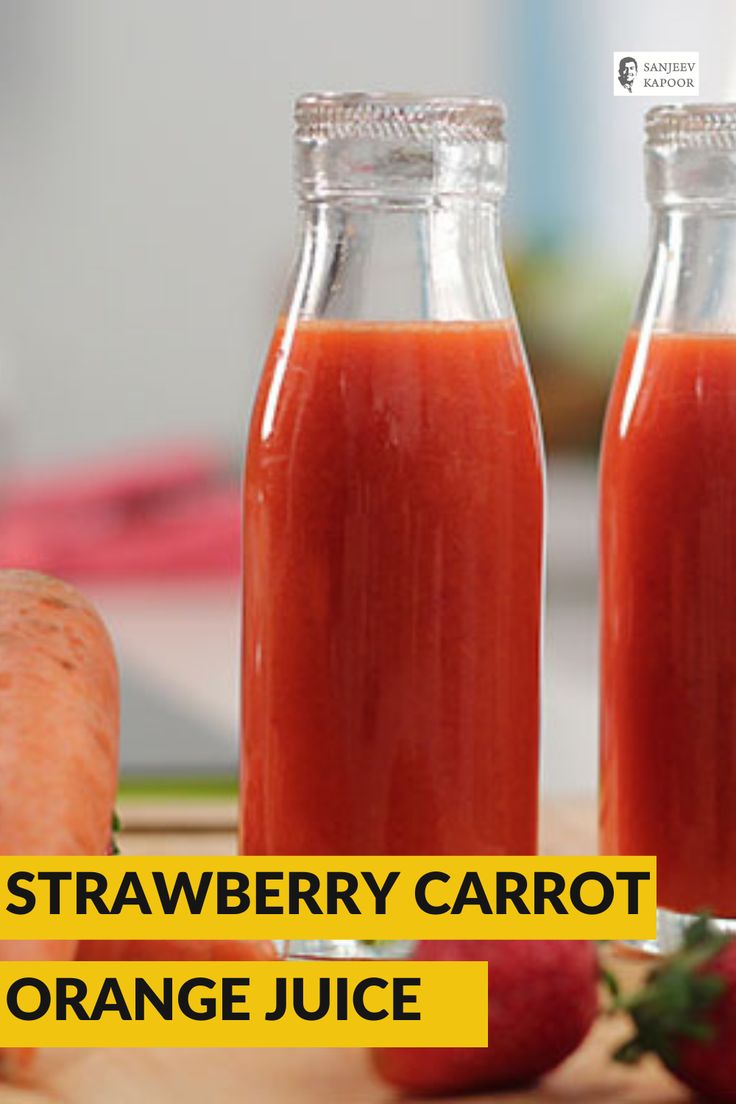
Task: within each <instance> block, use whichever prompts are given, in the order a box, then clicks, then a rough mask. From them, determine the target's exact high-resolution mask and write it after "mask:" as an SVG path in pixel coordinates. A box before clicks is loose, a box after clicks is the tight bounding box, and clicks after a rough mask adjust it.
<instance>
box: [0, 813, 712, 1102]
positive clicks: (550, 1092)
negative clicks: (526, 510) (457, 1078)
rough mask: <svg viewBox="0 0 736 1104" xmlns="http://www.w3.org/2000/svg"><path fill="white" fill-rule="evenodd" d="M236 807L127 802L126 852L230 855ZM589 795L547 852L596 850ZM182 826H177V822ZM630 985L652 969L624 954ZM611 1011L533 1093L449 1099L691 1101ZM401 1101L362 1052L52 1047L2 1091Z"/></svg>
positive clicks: (129, 1097) (93, 1098)
mask: <svg viewBox="0 0 736 1104" xmlns="http://www.w3.org/2000/svg"><path fill="white" fill-rule="evenodd" d="M234 816H235V809H234V806H232V805H230V806H228V805H220V806H218V807H217V810H216V813H213V816H212V817H210V818H208V817H207V816H205V815H204V814H202V813H201V811H200V814H198V815H197V816H195V817H192V818H191V820H189V821H187V818H186V814H184V815H182V810H181V809H180V808H178V807H174V806H170V807H169V810H168V813H167V811H166V809H165V808H163V807H161V808H157V809H156V810H151V809H148V810H147V809H146V808H145V807H143V806H138V807H137V808H135V809H133V807H132V806H131V808H130V809H124V810H123V822H124V824H125V823H127V824H128V830H127V831H126V832H125V834H124V838H123V850H124V852H126V853H127V854H146V853H147V854H195V853H199V854H223V853H227V852H230V853H232V851H233V850H234V833H233V830H232V825H233V822H234ZM593 817H594V813H593V809H592V807H591V805H590V803H581V802H576V803H572V802H566V803H563V804H559V805H554V806H550V807H549V808H548V809H547V810H545V818H544V825H543V842H544V850H546V851H547V852H548V853H550V854H563V853H575V852H577V853H579V854H585V853H591V852H593V851H594V850H595V847H594V839H595V829H594V819H593ZM167 825H171V827H167ZM615 966H616V968H617V970H618V971H619V972H620V973H621V974H622V976H623V977H624V979H625V981H626V982H629V983H632V984H633V983H635V982H636V981H637V980H638V978H639V976H640V975H641V973H642V972H643V970H644V969H645V968H646V967H645V965H643V964H641V963H638V962H632V961H630V960H622V959H619V958H617V959H616V960H615ZM626 1030H627V1028H626V1025H625V1024H624V1023H622V1022H620V1021H619V1020H618V1019H608V1018H602V1019H601V1020H600V1021H599V1022H598V1024H597V1025H596V1027H595V1028H594V1030H593V1031H592V1032H591V1034H590V1036H589V1038H588V1039H587V1040H586V1042H585V1043H584V1045H583V1046H582V1047H581V1048H580V1049H579V1050H578V1051H577V1052H576V1053H575V1054H574V1055H573V1056H572V1057H571V1058H570V1059H569V1060H568V1061H567V1062H565V1063H564V1065H562V1066H561V1067H560V1068H559V1069H558V1070H556V1071H555V1072H554V1073H553V1074H551V1075H550V1076H549V1077H547V1078H545V1079H544V1081H543V1082H541V1083H540V1084H539V1085H537V1086H536V1087H534V1088H532V1089H529V1090H527V1091H524V1092H517V1093H511V1094H509V1093H501V1094H493V1095H481V1096H471V1097H468V1096H464V1097H462V1098H459V1097H458V1098H452V1099H450V1098H447V1097H445V1098H444V1100H445V1102H446V1104H453V1101H455V1104H470V1102H475V1104H533V1102H536V1104H682V1102H683V1101H688V1100H690V1099H691V1098H690V1096H689V1094H688V1093H687V1092H686V1091H685V1090H683V1089H682V1088H680V1087H679V1086H678V1084H677V1082H676V1081H675V1080H674V1079H673V1078H672V1077H670V1075H669V1074H667V1073H666V1072H665V1071H664V1070H663V1069H662V1068H661V1067H660V1066H659V1065H658V1064H657V1063H656V1062H655V1061H648V1062H645V1063H643V1064H642V1065H641V1066H640V1067H639V1068H637V1069H635V1070H632V1069H627V1068H622V1067H620V1066H617V1065H615V1064H614V1063H612V1062H610V1061H609V1057H608V1056H609V1055H610V1053H611V1051H612V1050H613V1049H614V1047H615V1046H616V1044H617V1042H618V1041H620V1040H621V1038H622V1037H623V1036H625V1034H626ZM399 1099H400V1097H399V1096H398V1095H397V1094H396V1093H394V1092H393V1091H392V1090H391V1089H389V1088H387V1087H386V1086H384V1085H382V1084H381V1083H380V1082H379V1081H378V1080H377V1079H376V1078H375V1077H374V1076H373V1074H372V1073H371V1071H370V1068H369V1065H368V1062H367V1059H366V1055H365V1053H364V1052H362V1051H359V1050H299V1049H290V1050H266V1049H257V1050H255V1049H252V1050H251V1049H243V1050H239V1051H235V1050H46V1051H41V1052H40V1053H39V1054H38V1055H37V1057H36V1060H35V1062H34V1063H33V1066H32V1070H31V1073H30V1075H29V1081H28V1085H27V1087H23V1088H20V1087H10V1086H5V1087H0V1104H202V1102H203V1101H205V1102H206V1104H235V1102H237V1104H333V1102H335V1104H389V1102H396V1101H398V1100H399Z"/></svg>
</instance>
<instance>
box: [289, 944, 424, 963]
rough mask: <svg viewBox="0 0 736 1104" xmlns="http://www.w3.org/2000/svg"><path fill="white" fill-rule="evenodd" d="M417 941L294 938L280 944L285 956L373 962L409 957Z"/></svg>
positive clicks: (290, 957)
mask: <svg viewBox="0 0 736 1104" xmlns="http://www.w3.org/2000/svg"><path fill="white" fill-rule="evenodd" d="M414 945H415V944H414V942H413V941H411V940H406V939H395V940H377V941H375V942H366V943H364V942H363V941H362V940H360V939H291V940H287V941H285V942H283V943H281V944H280V945H279V950H280V952H281V957H282V958H285V959H303V958H326V959H342V960H343V961H345V960H350V959H355V960H359V961H369V962H370V961H373V960H377V959H391V958H398V959H401V958H408V957H409V955H410V954H411V952H412V949H413V947H414Z"/></svg>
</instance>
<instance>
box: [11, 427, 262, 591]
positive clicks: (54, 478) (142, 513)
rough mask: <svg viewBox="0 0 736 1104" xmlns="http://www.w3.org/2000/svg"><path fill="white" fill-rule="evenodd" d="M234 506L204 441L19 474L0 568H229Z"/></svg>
mask: <svg viewBox="0 0 736 1104" xmlns="http://www.w3.org/2000/svg"><path fill="white" fill-rule="evenodd" d="M240 512H241V501H240V488H239V483H238V481H237V479H235V478H234V477H233V475H232V472H231V471H230V469H229V466H228V464H227V461H226V460H225V459H224V458H223V456H222V453H221V452H220V451H219V450H216V449H213V448H210V447H208V446H207V445H199V444H184V445H171V446H168V447H164V448H162V447H157V448H155V449H154V448H152V449H150V450H148V451H147V452H142V453H139V454H138V455H136V456H134V457H130V456H129V455H126V456H125V457H123V458H120V459H118V460H114V459H105V460H102V461H99V462H96V461H95V462H89V463H86V464H82V465H75V466H70V467H68V468H66V469H65V470H62V471H58V470H54V471H53V472H51V473H49V474H48V475H34V476H32V477H31V476H26V477H21V478H19V479H17V480H15V482H14V483H13V484H11V486H10V487H9V488H8V489H7V491H6V494H5V500H4V503H3V507H2V511H1V512H0V567H26V568H33V569H35V570H39V571H47V572H50V573H52V574H54V575H61V576H63V577H67V578H69V577H72V578H78V577H88V576H96V577H103V576H104V577H107V578H120V579H123V578H145V577H149V578H150V577H161V578H168V577H172V576H176V577H178V578H181V577H182V576H188V575H191V576H200V577H201V576H205V575H235V574H237V573H238V571H239V570H240V531H241V520H240Z"/></svg>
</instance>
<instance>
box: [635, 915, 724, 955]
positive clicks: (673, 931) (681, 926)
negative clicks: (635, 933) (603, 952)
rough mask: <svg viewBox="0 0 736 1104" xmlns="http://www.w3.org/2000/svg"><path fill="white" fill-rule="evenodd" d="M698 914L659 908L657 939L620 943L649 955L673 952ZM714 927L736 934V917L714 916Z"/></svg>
mask: <svg viewBox="0 0 736 1104" xmlns="http://www.w3.org/2000/svg"><path fill="white" fill-rule="evenodd" d="M695 919H696V916H695V915H693V914H691V913H688V912H673V911H672V910H671V909H664V908H659V909H657V935H656V938H655V939H627V940H622V941H621V942H620V945H621V946H622V947H628V948H629V949H630V950H632V951H639V952H640V953H642V954H647V955H665V954H672V952H673V951H676V950H678V949H679V948H680V947H681V946H682V943H683V937H684V934H685V930H686V928H687V927H688V926H689V925H690V924H692V922H693V920H695ZM710 919H711V923H712V924H713V927H714V928H716V929H717V930H718V931H720V932H724V933H726V934H728V935H736V918H735V917H720V916H713V917H711V918H710Z"/></svg>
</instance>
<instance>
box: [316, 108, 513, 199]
mask: <svg viewBox="0 0 736 1104" xmlns="http://www.w3.org/2000/svg"><path fill="white" fill-rule="evenodd" d="M505 119H506V111H505V109H504V106H503V104H502V103H500V102H499V101H498V100H489V99H480V98H473V97H464V98H460V97H447V98H442V99H440V98H437V97H425V96H414V95H410V94H408V93H397V94H390V93H377V94H368V93H362V92H353V93H345V94H338V93H329V92H322V93H316V94H312V95H308V96H302V97H301V98H300V99H299V100H297V103H296V109H295V124H296V171H297V183H298V188H299V191H300V193H301V196H302V198H303V199H304V200H307V201H310V200H330V199H335V200H340V199H342V200H343V201H345V202H350V201H352V202H363V201H371V202H374V203H380V202H385V203H387V204H394V205H397V204H411V203H426V202H429V201H431V200H432V198H433V197H434V198H436V197H438V196H443V195H444V196H450V195H456V196H466V197H475V198H478V199H489V200H494V199H498V198H499V197H500V196H501V194H502V193H503V191H504V187H505V180H506V175H505V173H506V142H505V140H504V136H503V125H504V122H505Z"/></svg>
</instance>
